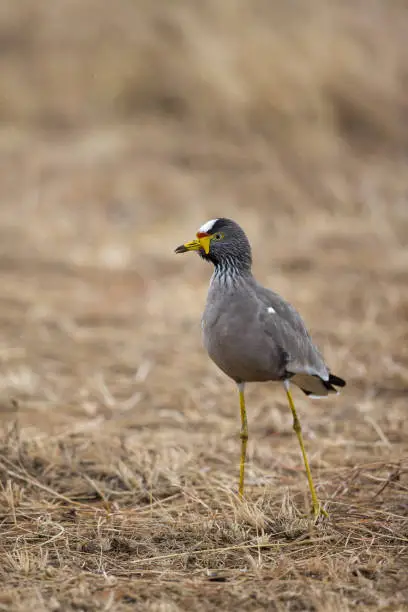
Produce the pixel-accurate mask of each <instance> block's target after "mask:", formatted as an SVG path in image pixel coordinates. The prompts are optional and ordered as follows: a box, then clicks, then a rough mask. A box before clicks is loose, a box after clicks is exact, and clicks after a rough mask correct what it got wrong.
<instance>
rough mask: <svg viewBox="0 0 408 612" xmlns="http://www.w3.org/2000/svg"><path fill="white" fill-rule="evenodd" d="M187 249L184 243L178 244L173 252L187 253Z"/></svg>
mask: <svg viewBox="0 0 408 612" xmlns="http://www.w3.org/2000/svg"><path fill="white" fill-rule="evenodd" d="M187 251H188V249H186V247H185V246H184V244H180V246H178V247H177V249H175V250H174V252H175V253H187Z"/></svg>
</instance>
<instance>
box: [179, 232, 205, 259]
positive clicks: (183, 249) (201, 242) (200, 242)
mask: <svg viewBox="0 0 408 612" xmlns="http://www.w3.org/2000/svg"><path fill="white" fill-rule="evenodd" d="M210 241H211V236H202V235H201V236H200V235H198V236H197V240H192V241H191V242H186V243H185V244H181V245H180V246H179V247H177V249H176V251H175V252H176V253H187V251H199V250H200V249H203V251H204V253H205V254H206V255H208V253H209V252H210Z"/></svg>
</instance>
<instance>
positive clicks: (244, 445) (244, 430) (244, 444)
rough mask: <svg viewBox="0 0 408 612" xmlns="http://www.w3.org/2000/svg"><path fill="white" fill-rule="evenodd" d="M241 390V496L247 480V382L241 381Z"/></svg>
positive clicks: (239, 492)
mask: <svg viewBox="0 0 408 612" xmlns="http://www.w3.org/2000/svg"><path fill="white" fill-rule="evenodd" d="M238 390H239V407H240V410H241V433H240V438H241V462H240V466H239V486H238V494H239V496H240V497H243V495H244V482H245V460H246V449H247V442H248V423H247V415H246V408H245V391H244V390H245V384H244V383H240V384H239V385H238Z"/></svg>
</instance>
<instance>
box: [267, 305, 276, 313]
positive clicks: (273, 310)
mask: <svg viewBox="0 0 408 612" xmlns="http://www.w3.org/2000/svg"><path fill="white" fill-rule="evenodd" d="M268 312H270V313H271V314H276V310H275V309H274V308H272V306H268Z"/></svg>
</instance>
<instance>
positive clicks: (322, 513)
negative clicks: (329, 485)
mask: <svg viewBox="0 0 408 612" xmlns="http://www.w3.org/2000/svg"><path fill="white" fill-rule="evenodd" d="M312 513H313V518H314V521H315V523H317V521H318V520H319V519H320V518H321V517H324V518H329V513H328V512H327V511H326V510H325V509H324V508H323V506H322V505H321V503H320V502H319V501H316V502H315V503H314V504H313V507H312Z"/></svg>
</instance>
